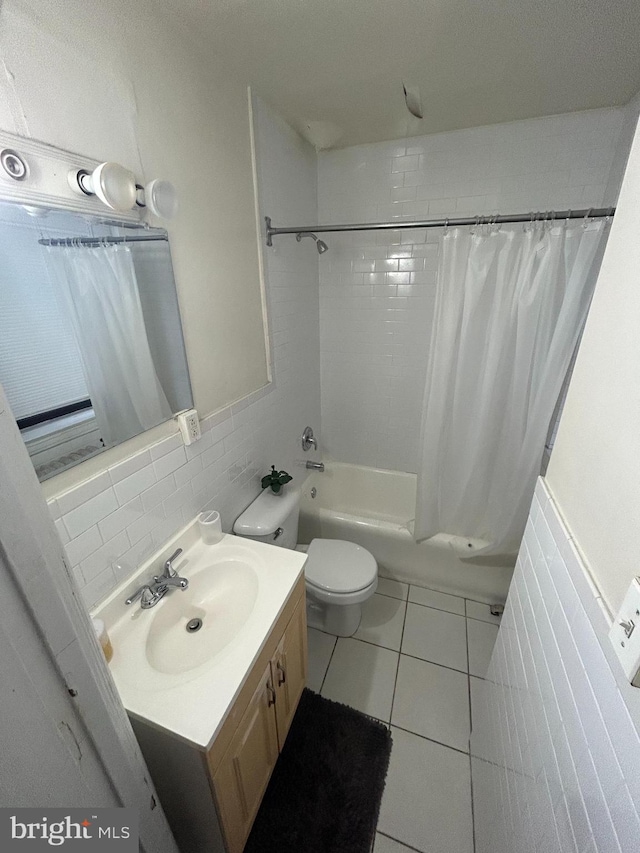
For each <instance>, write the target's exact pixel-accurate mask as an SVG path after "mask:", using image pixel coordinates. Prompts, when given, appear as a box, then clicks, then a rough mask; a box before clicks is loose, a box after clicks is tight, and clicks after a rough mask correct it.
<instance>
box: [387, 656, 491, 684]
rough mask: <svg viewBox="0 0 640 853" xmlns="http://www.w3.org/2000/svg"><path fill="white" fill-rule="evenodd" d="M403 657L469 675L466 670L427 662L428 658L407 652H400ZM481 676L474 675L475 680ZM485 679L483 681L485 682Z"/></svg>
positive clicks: (432, 661) (431, 661) (430, 661)
mask: <svg viewBox="0 0 640 853" xmlns="http://www.w3.org/2000/svg"><path fill="white" fill-rule="evenodd" d="M400 654H401V655H404V656H405V657H407V658H413V659H414V660H421V661H422V662H423V663H430V664H431V665H432V666H441V667H442V669H449V670H451V672H459V673H460V674H461V675H469V673H468V672H465V671H464V669H456V668H455V666H447V665H446V664H444V663H437V662H436V661H434V660H427V659H426V658H419V657H418V656H417V655H410V654H407V652H400ZM478 677H479V676H477V675H474V678H478ZM484 680H485V679H483V681H484Z"/></svg>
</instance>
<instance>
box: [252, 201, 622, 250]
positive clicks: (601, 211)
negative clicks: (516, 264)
mask: <svg viewBox="0 0 640 853" xmlns="http://www.w3.org/2000/svg"><path fill="white" fill-rule="evenodd" d="M615 212H616V209H615V207H594V208H592V207H590V208H588V209H586V208H585V209H584V210H548V211H546V212H544V213H531V212H529V213H507V214H505V215H502V214H500V215H498V216H465V217H458V218H454V217H448V218H444V217H443V218H441V219H418V220H413V221H411V222H409V221H406V220H403V219H399V220H395V221H393V222H355V223H353V224H350V225H312V226H309V227H307V226H305V227H302V228H298V227H295V228H294V227H287V228H274V227H273V226H272V225H271V218H270V217H269V216H265V218H264V220H265V223H266V234H267V246H272V245H273V242H272V238H273V237H274V236H277V235H278V234H322V233H327V232H335V231H398V230H400V229H404V228H412V229H415V228H443V227H445V226H446V225H449V226H451V227H455V226H457V225H480V224H483V223H485V224H486V223H489V222H491V223H492V224H493V223H495V224H496V225H498V224H501V223H503V222H532V221H534V220H541V219H547V220H550V219H557V220H562V219H586V218H587V217H588V218H590V219H597V218H600V217H603V216H613V215H614V213H615Z"/></svg>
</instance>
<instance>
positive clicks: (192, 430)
mask: <svg viewBox="0 0 640 853" xmlns="http://www.w3.org/2000/svg"><path fill="white" fill-rule="evenodd" d="M178 426H179V427H180V432H181V433H182V440H183V441H184V443H185V444H193V442H194V441H197V440H198V439H199V438H200V437H201V436H202V433H201V432H200V419H199V418H198V413H197V411H196V410H195V409H187V411H186V412H180V414H179V415H178Z"/></svg>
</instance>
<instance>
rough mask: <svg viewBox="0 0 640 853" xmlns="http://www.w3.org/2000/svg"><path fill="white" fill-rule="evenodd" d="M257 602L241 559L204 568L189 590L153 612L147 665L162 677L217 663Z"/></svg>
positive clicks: (251, 574)
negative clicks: (219, 656) (217, 659)
mask: <svg viewBox="0 0 640 853" xmlns="http://www.w3.org/2000/svg"><path fill="white" fill-rule="evenodd" d="M257 597H258V578H257V575H256V572H255V569H254V568H253V567H252V566H250V565H249V564H248V563H246V562H244V561H242V560H223V561H220V562H216V563H210V564H208V565H205V566H203V567H202V568H201V569H200V570H199V571H198V572H197V573H195V574H192V575H191V577H190V578H189V588H188V589H186V590H184V592H182V591H179V590H176V591H172V593H171V594H169V595H166V596H165V597H164V598H163V599H162V601H161V602H160V604H159V605H157V606H156V607H155V608H153V609H152V610H151V611H150V612H149V615H150V618H151V620H152V624H151V627H150V629H149V633H148V634H147V641H146V656H147V660H148V661H149V664H150V665H151V666H152V667H153V668H154V669H155V670H157V671H158V672H164V673H178V672H188V671H189V670H192V669H194V668H196V667H198V666H201V665H202V664H203V663H205V662H208V663H210V664H213V663H214V662H215V658H216V655H217V654H218V653H219V652H220V651H222V649H224V648H225V647H226V646H228V645H229V643H231V642H232V640H233V639H234V637H236V635H237V634H238V632H239V631H240V630H241V629H242V627H243V626H244V624H245V623H246V621H247V619H248V618H249V616H250V615H251V612H252V611H253V608H254V606H255V603H256V599H257Z"/></svg>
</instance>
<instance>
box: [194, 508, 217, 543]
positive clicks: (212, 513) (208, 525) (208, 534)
mask: <svg viewBox="0 0 640 853" xmlns="http://www.w3.org/2000/svg"><path fill="white" fill-rule="evenodd" d="M198 527H199V528H200V538H201V539H202V541H203V542H204V543H205V545H216V544H217V543H218V542H220V540H221V539H222V521H221V519H220V513H219V512H217V511H216V510H215V509H210V510H207V511H206V512H201V513H200V515H199V516H198Z"/></svg>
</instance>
